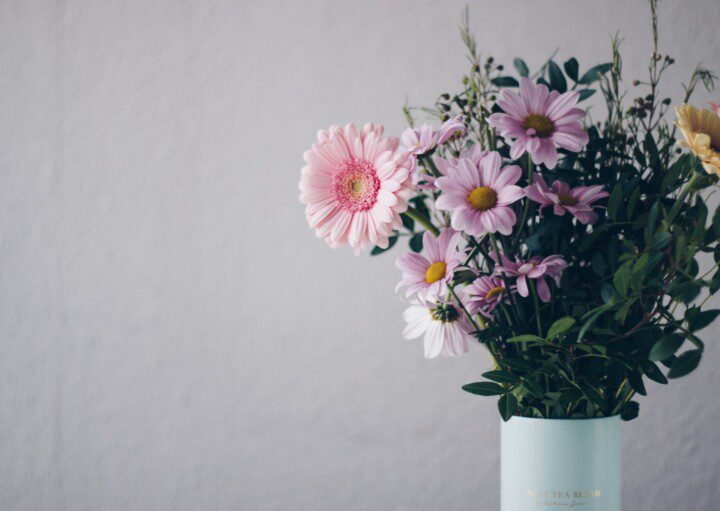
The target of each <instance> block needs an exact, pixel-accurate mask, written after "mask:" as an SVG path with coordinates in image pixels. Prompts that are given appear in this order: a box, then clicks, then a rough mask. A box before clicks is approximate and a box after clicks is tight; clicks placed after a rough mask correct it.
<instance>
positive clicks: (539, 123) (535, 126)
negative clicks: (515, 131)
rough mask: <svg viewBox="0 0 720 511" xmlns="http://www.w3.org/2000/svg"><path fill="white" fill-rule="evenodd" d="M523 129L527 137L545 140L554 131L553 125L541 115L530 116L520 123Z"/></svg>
mask: <svg viewBox="0 0 720 511" xmlns="http://www.w3.org/2000/svg"><path fill="white" fill-rule="evenodd" d="M522 127H523V129H524V130H525V131H526V132H528V135H534V136H537V137H540V138H547V137H549V136H550V135H552V134H553V132H554V131H555V125H554V124H553V122H552V121H551V120H550V119H548V118H547V117H546V116H544V115H541V114H530V115H528V116H527V117H525V119H523V121H522Z"/></svg>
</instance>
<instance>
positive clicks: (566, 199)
mask: <svg viewBox="0 0 720 511" xmlns="http://www.w3.org/2000/svg"><path fill="white" fill-rule="evenodd" d="M558 199H560V204H562V205H563V206H576V205H577V203H578V202H579V201H578V200H577V199H576V198H575V197H573V196H572V195H568V194H567V193H558Z"/></svg>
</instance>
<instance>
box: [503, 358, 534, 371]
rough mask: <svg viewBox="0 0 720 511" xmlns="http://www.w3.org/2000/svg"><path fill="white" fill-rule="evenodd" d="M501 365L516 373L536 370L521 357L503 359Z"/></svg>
mask: <svg viewBox="0 0 720 511" xmlns="http://www.w3.org/2000/svg"><path fill="white" fill-rule="evenodd" d="M501 363H502V364H503V365H505V366H507V367H509V368H510V369H513V370H515V371H524V372H530V371H533V370H535V366H534V365H533V364H531V363H530V362H528V361H526V360H523V359H522V358H520V357H507V358H504V359H501Z"/></svg>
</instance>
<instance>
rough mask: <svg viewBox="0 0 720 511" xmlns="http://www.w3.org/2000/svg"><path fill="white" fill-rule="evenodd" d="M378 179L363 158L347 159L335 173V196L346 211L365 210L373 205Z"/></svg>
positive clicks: (378, 185)
mask: <svg viewBox="0 0 720 511" xmlns="http://www.w3.org/2000/svg"><path fill="white" fill-rule="evenodd" d="M378 190H380V180H379V179H378V177H377V173H376V172H375V167H373V166H372V164H371V163H369V162H367V161H365V160H348V161H346V162H344V163H343V164H342V165H341V166H340V167H339V168H338V170H337V172H336V173H335V181H334V191H335V198H336V199H337V201H338V202H339V203H340V206H341V207H342V208H343V209H345V210H347V211H367V210H368V209H370V208H372V207H373V206H374V205H375V201H376V199H377V194H378Z"/></svg>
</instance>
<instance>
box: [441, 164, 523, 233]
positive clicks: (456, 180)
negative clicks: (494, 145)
mask: <svg viewBox="0 0 720 511" xmlns="http://www.w3.org/2000/svg"><path fill="white" fill-rule="evenodd" d="M501 165H502V160H501V158H500V154H499V153H497V152H494V151H493V152H491V153H488V154H487V155H486V156H485V157H483V158H482V159H481V160H480V162H479V164H478V165H475V164H474V163H473V162H472V160H470V159H468V158H462V159H460V161H458V163H457V165H453V166H450V167H448V168H447V174H448V175H447V176H443V177H440V178H438V179H437V180H435V185H436V186H437V188H438V189H440V190H441V191H442V194H441V195H440V197H438V199H437V201H435V207H436V208H437V209H441V210H445V211H452V216H451V220H450V221H451V224H452V226H453V228H454V229H455V230H457V231H465V232H466V233H467V234H469V235H471V236H479V235H481V234H485V233H493V232H500V233H502V234H505V235H508V234H510V233H511V232H512V228H513V226H514V225H515V222H516V221H517V218H516V216H515V212H514V211H513V210H512V208H511V207H510V204H512V203H513V202H515V201H517V200H519V199H520V198H521V197H522V196H523V191H522V188H520V187H519V186H516V185H515V183H517V181H518V179H520V175H521V173H522V170H521V169H520V167H518V166H517V165H511V166H508V167H504V168H501Z"/></svg>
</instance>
